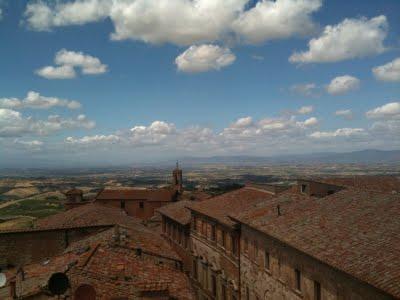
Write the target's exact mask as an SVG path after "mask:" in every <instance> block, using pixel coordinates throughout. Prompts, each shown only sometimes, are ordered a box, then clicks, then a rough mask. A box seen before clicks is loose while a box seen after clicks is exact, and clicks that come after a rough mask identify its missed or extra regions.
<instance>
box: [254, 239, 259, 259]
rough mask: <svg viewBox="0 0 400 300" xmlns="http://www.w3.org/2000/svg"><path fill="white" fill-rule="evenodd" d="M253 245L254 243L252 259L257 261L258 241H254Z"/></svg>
mask: <svg viewBox="0 0 400 300" xmlns="http://www.w3.org/2000/svg"><path fill="white" fill-rule="evenodd" d="M253 245H254V259H255V260H256V261H257V257H258V243H257V241H254V243H253Z"/></svg>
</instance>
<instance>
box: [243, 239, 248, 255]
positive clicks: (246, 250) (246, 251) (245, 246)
mask: <svg viewBox="0 0 400 300" xmlns="http://www.w3.org/2000/svg"><path fill="white" fill-rule="evenodd" d="M248 252H249V240H248V239H247V238H245V239H244V253H245V254H248Z"/></svg>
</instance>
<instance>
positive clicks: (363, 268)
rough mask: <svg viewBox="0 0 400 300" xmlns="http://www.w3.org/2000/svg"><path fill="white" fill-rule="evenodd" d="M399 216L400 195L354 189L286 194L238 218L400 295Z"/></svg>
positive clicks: (391, 292) (365, 280)
mask: <svg viewBox="0 0 400 300" xmlns="http://www.w3.org/2000/svg"><path fill="white" fill-rule="evenodd" d="M278 204H279V205H280V212H281V216H278V213H277V205H278ZM399 216H400V195H398V194H397V195H395V194H388V193H381V192H376V191H368V190H365V189H359V188H354V187H352V188H349V189H343V190H341V191H339V192H336V193H334V194H332V195H329V196H326V197H323V198H313V197H307V196H305V195H299V194H294V193H292V194H291V193H283V194H282V195H281V196H278V197H277V198H275V199H274V200H273V201H270V202H265V203H260V204H258V205H257V207H255V208H253V209H251V210H249V211H247V212H245V213H242V214H238V215H236V216H234V218H235V219H237V220H240V221H241V222H242V223H245V224H247V225H249V226H250V227H253V228H256V229H257V230H259V231H261V232H264V233H266V234H268V235H269V236H272V237H274V238H276V239H278V240H280V241H282V242H284V243H286V244H288V245H290V246H292V247H294V248H296V249H298V250H300V251H302V252H304V253H307V254H308V255H311V256H313V257H314V258H316V259H318V260H320V261H322V262H325V263H327V264H328V265H331V266H333V267H335V268H337V269H339V270H342V271H344V272H345V273H347V274H350V275H352V276H353V277H356V278H358V279H359V280H361V281H364V282H366V283H368V284H370V285H372V286H375V287H377V288H379V289H381V290H383V291H385V292H386V293H389V294H391V295H393V296H395V297H400V259H399V257H400V218H399Z"/></svg>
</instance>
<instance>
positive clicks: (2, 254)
mask: <svg viewBox="0 0 400 300" xmlns="http://www.w3.org/2000/svg"><path fill="white" fill-rule="evenodd" d="M105 228H107V227H106V226H93V227H85V228H69V229H50V230H28V231H16V232H2V233H0V266H3V267H6V266H20V265H24V264H28V263H32V262H38V261H41V260H44V259H45V258H48V257H51V256H54V255H56V254H59V253H61V252H62V251H64V250H65V248H66V247H68V245H69V244H70V243H72V242H74V241H77V240H80V239H82V237H84V236H87V235H89V234H92V233H94V232H97V231H99V230H104V229H105Z"/></svg>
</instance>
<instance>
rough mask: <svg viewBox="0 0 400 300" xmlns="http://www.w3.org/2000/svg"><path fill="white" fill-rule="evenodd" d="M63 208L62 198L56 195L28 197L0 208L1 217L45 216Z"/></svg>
mask: <svg viewBox="0 0 400 300" xmlns="http://www.w3.org/2000/svg"><path fill="white" fill-rule="evenodd" d="M62 210H63V205H62V203H61V201H60V200H58V199H57V198H54V197H49V198H47V199H34V198H33V199H27V200H21V201H19V202H17V203H14V204H11V205H9V206H7V207H4V208H2V209H0V217H8V216H31V217H36V218H43V217H46V216H49V215H53V214H55V213H57V212H60V211H62Z"/></svg>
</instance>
